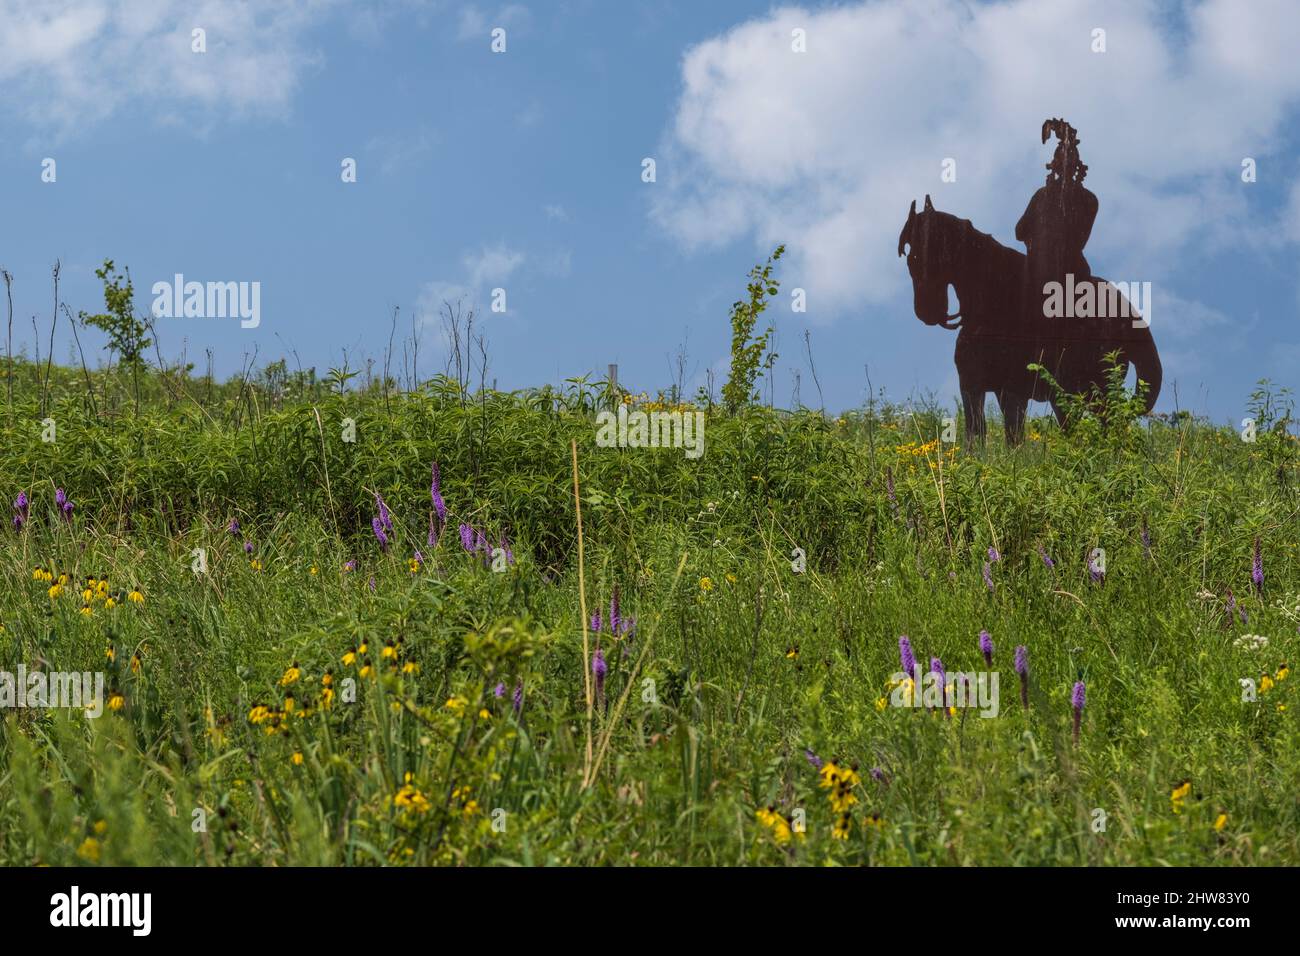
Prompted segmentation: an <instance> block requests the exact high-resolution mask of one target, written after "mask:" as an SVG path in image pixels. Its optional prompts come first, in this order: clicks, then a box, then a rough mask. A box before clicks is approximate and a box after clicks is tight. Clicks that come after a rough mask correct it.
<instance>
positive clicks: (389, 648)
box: [379, 641, 397, 660]
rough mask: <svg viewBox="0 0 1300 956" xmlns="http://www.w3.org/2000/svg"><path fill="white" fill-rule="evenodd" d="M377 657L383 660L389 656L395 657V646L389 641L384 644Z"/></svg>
mask: <svg viewBox="0 0 1300 956" xmlns="http://www.w3.org/2000/svg"><path fill="white" fill-rule="evenodd" d="M379 657H380V659H381V660H385V659H387V658H390V657H394V658H395V657H397V648H395V647H394V646H393V644H392V642H391V641H390V642H388V643H387V644H385V645H384V648H383V650H381V651H380V652H379Z"/></svg>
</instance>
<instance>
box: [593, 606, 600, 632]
mask: <svg viewBox="0 0 1300 956" xmlns="http://www.w3.org/2000/svg"><path fill="white" fill-rule="evenodd" d="M591 629H592V631H593V632H595V633H596V634H599V633H600V609H599V608H597V609H596V610H595V611H594V612H593V613H592V615H591Z"/></svg>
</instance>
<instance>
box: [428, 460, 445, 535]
mask: <svg viewBox="0 0 1300 956" xmlns="http://www.w3.org/2000/svg"><path fill="white" fill-rule="evenodd" d="M432 471H433V481H432V483H431V484H430V485H429V498H430V499H431V500H432V501H433V513H434V514H435V515H437V516H438V527H439V528H441V527H442V526H443V525H445V524H446V523H447V503H446V502H445V501H443V500H442V471H441V470H440V469H439V468H438V463H437V462H436V461H435V462H434V463H433V469H432Z"/></svg>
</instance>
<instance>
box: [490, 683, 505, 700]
mask: <svg viewBox="0 0 1300 956" xmlns="http://www.w3.org/2000/svg"><path fill="white" fill-rule="evenodd" d="M492 696H493V697H495V698H496V699H497V700H500V699H501V698H502V697H504V696H506V684H505V681H498V682H497V686H496V687H493V688H492Z"/></svg>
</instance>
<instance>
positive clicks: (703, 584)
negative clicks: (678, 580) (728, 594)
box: [700, 578, 713, 591]
mask: <svg viewBox="0 0 1300 956" xmlns="http://www.w3.org/2000/svg"><path fill="white" fill-rule="evenodd" d="M700 590H701V591H712V590H713V579H712V578H700Z"/></svg>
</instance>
